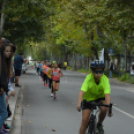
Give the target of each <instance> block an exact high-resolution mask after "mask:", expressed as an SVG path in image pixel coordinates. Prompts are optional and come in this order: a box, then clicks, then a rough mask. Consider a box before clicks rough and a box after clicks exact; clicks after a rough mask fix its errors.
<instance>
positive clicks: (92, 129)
mask: <svg viewBox="0 0 134 134" xmlns="http://www.w3.org/2000/svg"><path fill="white" fill-rule="evenodd" d="M96 127H97V126H96V117H95V116H91V118H90V121H89V125H88V131H87V134H97V133H96V130H97V128H96Z"/></svg>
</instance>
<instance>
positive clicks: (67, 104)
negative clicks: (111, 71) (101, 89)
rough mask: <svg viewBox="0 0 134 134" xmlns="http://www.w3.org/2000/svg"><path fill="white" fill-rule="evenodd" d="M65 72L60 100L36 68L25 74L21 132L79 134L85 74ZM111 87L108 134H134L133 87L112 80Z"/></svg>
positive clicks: (106, 130)
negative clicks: (80, 98) (55, 98)
mask: <svg viewBox="0 0 134 134" xmlns="http://www.w3.org/2000/svg"><path fill="white" fill-rule="evenodd" d="M63 73H64V77H62V78H61V84H60V90H59V91H58V92H57V97H58V98H57V100H53V99H52V98H51V97H50V89H48V88H47V87H44V85H43V83H42V81H41V80H40V79H39V76H37V75H35V71H34V70H28V72H27V73H26V74H24V75H22V77H21V83H22V84H23V88H24V92H23V118H22V134H52V133H55V134H78V131H79V127H80V123H81V113H79V112H77V111H76V105H77V98H78V94H79V90H80V87H81V84H82V83H83V81H84V78H85V74H80V73H76V72H72V71H68V70H67V71H63ZM111 88H112V95H111V97H112V102H113V103H114V104H115V106H114V109H113V113H114V116H113V117H112V118H108V117H107V118H106V120H105V122H104V129H105V134H126V133H129V134H134V86H133V85H132V86H131V85H128V84H118V83H114V82H112V83H111ZM27 105H29V106H27ZM27 121H29V122H27ZM52 129H54V130H56V131H55V132H53V131H52Z"/></svg>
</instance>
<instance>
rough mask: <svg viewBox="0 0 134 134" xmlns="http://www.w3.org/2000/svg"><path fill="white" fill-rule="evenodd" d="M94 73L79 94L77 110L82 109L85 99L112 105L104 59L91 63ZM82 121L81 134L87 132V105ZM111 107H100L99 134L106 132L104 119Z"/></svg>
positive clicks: (88, 108) (88, 77)
mask: <svg viewBox="0 0 134 134" xmlns="http://www.w3.org/2000/svg"><path fill="white" fill-rule="evenodd" d="M90 68H91V70H92V73H91V74H89V75H88V76H87V77H86V79H85V81H84V83H83V85H82V87H81V91H80V94H79V99H78V106H77V110H79V109H80V107H81V103H82V101H83V99H86V100H87V101H97V102H102V103H103V104H106V105H110V103H111V98H110V92H111V89H110V84H109V80H108V78H107V77H106V76H105V75H104V74H103V73H104V69H105V64H104V62H103V61H99V60H96V61H94V62H92V63H91V66H90ZM82 110H83V111H82V123H81V127H80V133H79V134H85V133H86V129H87V125H88V123H89V117H90V107H89V106H87V105H85V106H83V107H82ZM108 112H109V108H105V107H100V113H99V119H98V123H97V129H98V132H99V134H104V129H103V124H102V123H103V121H104V120H105V117H106V114H107V115H108V116H110V117H111V116H112V115H109V114H108Z"/></svg>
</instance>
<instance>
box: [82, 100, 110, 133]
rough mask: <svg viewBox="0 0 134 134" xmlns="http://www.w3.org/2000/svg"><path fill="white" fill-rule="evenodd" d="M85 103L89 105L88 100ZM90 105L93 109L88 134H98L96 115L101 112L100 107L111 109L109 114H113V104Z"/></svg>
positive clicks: (95, 103) (94, 103)
mask: <svg viewBox="0 0 134 134" xmlns="http://www.w3.org/2000/svg"><path fill="white" fill-rule="evenodd" d="M83 103H88V102H87V101H86V100H84V101H83ZM89 105H90V107H91V114H90V119H89V124H88V129H87V130H88V133H87V134H96V130H97V126H96V123H97V119H96V115H97V113H98V112H99V106H104V107H109V114H112V104H110V105H105V104H102V103H97V102H89Z"/></svg>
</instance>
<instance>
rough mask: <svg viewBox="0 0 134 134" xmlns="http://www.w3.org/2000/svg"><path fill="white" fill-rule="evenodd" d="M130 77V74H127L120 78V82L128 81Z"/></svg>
mask: <svg viewBox="0 0 134 134" xmlns="http://www.w3.org/2000/svg"><path fill="white" fill-rule="evenodd" d="M129 77H130V74H129V73H127V74H126V75H125V74H123V75H122V76H121V77H120V78H119V80H120V81H128V79H129Z"/></svg>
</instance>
